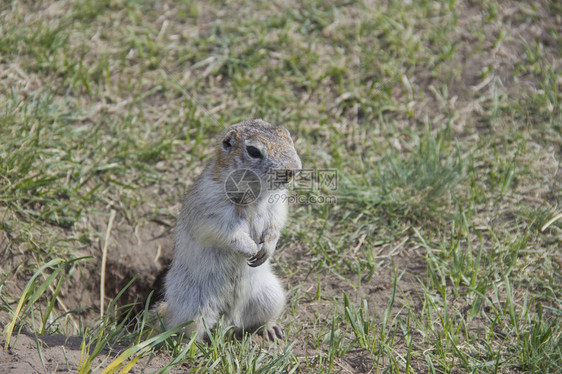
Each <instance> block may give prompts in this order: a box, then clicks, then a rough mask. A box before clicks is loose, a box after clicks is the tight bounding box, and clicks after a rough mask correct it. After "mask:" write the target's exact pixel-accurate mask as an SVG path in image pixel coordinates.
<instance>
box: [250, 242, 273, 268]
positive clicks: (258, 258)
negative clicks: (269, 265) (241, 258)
mask: <svg viewBox="0 0 562 374" xmlns="http://www.w3.org/2000/svg"><path fill="white" fill-rule="evenodd" d="M268 257H269V254H268V251H267V250H266V249H265V246H264V245H261V246H260V250H259V252H258V253H256V254H255V255H254V256H252V257H251V258H250V259H249V260H248V265H250V266H251V267H253V268H255V267H258V266H260V265H261V264H263V263H264V262H265V261H266V260H267V259H268Z"/></svg>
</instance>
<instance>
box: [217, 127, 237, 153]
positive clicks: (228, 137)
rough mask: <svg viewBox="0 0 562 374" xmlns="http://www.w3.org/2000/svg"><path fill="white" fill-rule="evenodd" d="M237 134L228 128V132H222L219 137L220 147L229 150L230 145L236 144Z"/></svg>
mask: <svg viewBox="0 0 562 374" xmlns="http://www.w3.org/2000/svg"><path fill="white" fill-rule="evenodd" d="M237 135H238V134H236V131H234V130H230V131H229V132H227V133H226V134H224V136H223V137H222V139H221V143H222V148H223V149H224V150H227V151H229V150H231V149H232V147H234V144H236V140H237V139H238V136H237Z"/></svg>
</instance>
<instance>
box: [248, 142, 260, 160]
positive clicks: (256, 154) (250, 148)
mask: <svg viewBox="0 0 562 374" xmlns="http://www.w3.org/2000/svg"><path fill="white" fill-rule="evenodd" d="M246 151H247V152H248V154H249V155H250V157H252V158H262V157H263V155H262V154H261V152H260V150H259V149H257V148H256V147H254V146H251V145H249V146H247V147H246Z"/></svg>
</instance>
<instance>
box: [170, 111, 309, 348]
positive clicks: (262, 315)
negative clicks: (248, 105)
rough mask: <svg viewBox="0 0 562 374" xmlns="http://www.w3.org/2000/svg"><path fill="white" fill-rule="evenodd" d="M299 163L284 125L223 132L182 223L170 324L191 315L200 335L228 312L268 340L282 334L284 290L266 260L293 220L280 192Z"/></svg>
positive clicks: (232, 320)
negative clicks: (283, 229)
mask: <svg viewBox="0 0 562 374" xmlns="http://www.w3.org/2000/svg"><path fill="white" fill-rule="evenodd" d="M300 168H301V160H300V158H299V156H298V155H297V152H296V151H295V147H294V144H293V141H292V139H291V135H290V134H289V131H287V129H285V128H284V127H282V126H274V125H271V124H269V123H267V122H265V121H262V120H249V121H244V122H241V123H238V124H235V125H232V126H230V127H228V128H227V129H226V130H225V131H224V133H223V134H222V136H221V137H220V139H219V142H218V144H217V149H216V153H215V156H214V157H213V159H212V160H211V161H210V162H209V164H208V165H207V166H206V167H205V169H204V171H203V172H202V174H201V175H199V176H198V177H197V179H196V180H195V182H194V183H193V185H192V186H191V188H190V189H189V190H188V191H187V194H186V196H185V200H184V202H183V206H182V209H181V213H180V215H179V218H178V221H177V224H176V229H175V247H174V257H173V260H172V263H171V266H170V270H169V272H168V274H167V276H166V281H165V295H164V303H163V304H162V305H161V306H160V308H159V310H160V313H161V314H163V317H164V323H165V326H166V328H168V329H169V328H173V327H175V326H178V325H180V324H182V323H184V322H187V321H190V320H192V321H193V323H191V324H189V325H187V327H186V332H187V333H188V335H189V334H191V333H192V332H195V333H196V334H197V339H199V340H201V339H204V338H205V336H206V328H212V327H213V326H214V325H215V324H216V323H217V321H218V319H219V318H221V317H224V318H225V320H226V323H228V324H231V325H234V326H236V327H237V330H238V331H254V330H256V329H258V328H261V327H263V333H264V336H265V338H267V339H269V340H273V339H275V338H276V337H278V338H282V337H283V333H282V331H281V328H280V327H279V325H278V324H277V323H276V319H277V318H278V317H279V314H280V313H281V311H282V309H283V306H284V304H285V294H284V291H283V287H282V286H281V283H280V281H279V279H278V278H277V277H276V276H275V275H274V274H273V272H272V270H271V267H270V264H269V261H267V260H268V259H269V258H270V257H271V256H272V255H273V252H274V251H275V247H276V245H277V240H278V239H279V235H280V230H281V228H282V227H283V226H284V225H285V221H286V218H287V210H288V203H287V200H286V199H284V198H280V196H282V195H283V194H286V193H287V187H288V185H289V183H290V182H291V179H292V178H293V176H294V175H295V172H296V171H298V170H299V169H300ZM280 175H281V177H280ZM274 194H278V195H274ZM274 196H275V198H273V197H274Z"/></svg>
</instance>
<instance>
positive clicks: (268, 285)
mask: <svg viewBox="0 0 562 374" xmlns="http://www.w3.org/2000/svg"><path fill="white" fill-rule="evenodd" d="M252 270H253V271H252V272H251V273H250V287H251V290H250V293H249V296H248V300H247V302H246V304H245V306H244V309H243V313H242V324H243V329H244V330H246V331H256V330H258V329H260V328H263V335H264V337H265V338H266V339H268V340H274V339H276V338H280V339H282V338H283V332H282V331H281V327H280V326H279V325H278V324H277V322H276V321H277V318H278V317H279V315H280V314H281V311H282V310H283V307H284V306H285V292H284V291H283V287H282V286H281V282H279V279H277V277H276V276H275V274H273V273H272V272H271V270H270V269H269V264H264V265H262V266H260V267H258V268H253V269H252Z"/></svg>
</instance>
